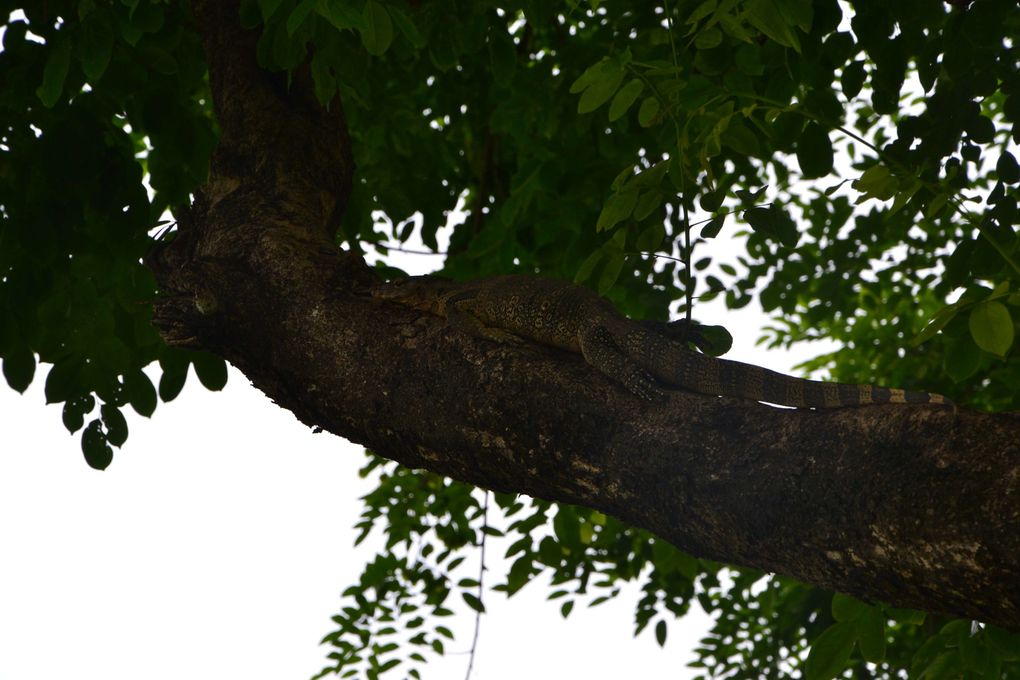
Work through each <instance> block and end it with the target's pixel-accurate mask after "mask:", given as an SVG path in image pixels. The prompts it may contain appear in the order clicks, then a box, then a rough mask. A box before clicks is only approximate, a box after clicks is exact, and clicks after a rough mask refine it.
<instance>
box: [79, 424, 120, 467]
mask: <svg viewBox="0 0 1020 680" xmlns="http://www.w3.org/2000/svg"><path fill="white" fill-rule="evenodd" d="M81 451H82V453H84V454H85V462H86V463H88V464H89V467H91V468H94V469H96V470H105V469H106V468H107V466H109V465H110V462H111V461H112V460H113V449H111V448H110V445H109V444H108V443H107V442H106V435H105V434H103V427H102V424H101V423H100V422H99V419H98V418H96V419H95V420H93V421H92V422H91V423H89V424H88V427H86V428H85V431H84V432H82V433H81Z"/></svg>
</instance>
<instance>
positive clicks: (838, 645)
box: [804, 621, 857, 680]
mask: <svg viewBox="0 0 1020 680" xmlns="http://www.w3.org/2000/svg"><path fill="white" fill-rule="evenodd" d="M856 641H857V628H856V626H855V625H854V624H853V622H851V621H842V622H838V623H834V624H832V625H831V626H829V627H828V628H826V629H825V630H824V631H823V632H822V634H821V635H819V636H818V637H817V638H816V639H815V641H814V642H813V643H812V645H811V651H810V652H809V653H808V658H807V664H806V668H805V674H804V675H805V678H806V680H830V679H831V678H834V677H836V676H837V675H839V673H840V672H842V670H843V669H844V668H846V664H847V661H848V660H849V659H850V652H852V651H853V649H854V643H855V642H856Z"/></svg>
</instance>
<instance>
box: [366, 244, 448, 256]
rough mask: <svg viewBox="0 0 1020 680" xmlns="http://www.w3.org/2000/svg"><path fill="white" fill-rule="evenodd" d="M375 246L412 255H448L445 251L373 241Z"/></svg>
mask: <svg viewBox="0 0 1020 680" xmlns="http://www.w3.org/2000/svg"><path fill="white" fill-rule="evenodd" d="M372 246H373V247H375V248H385V249H386V250H396V251H397V252H400V253H409V254H411V255H446V253H443V252H438V253H436V252H432V251H431V250H414V249H413V248H401V247H400V246H388V245H386V244H385V243H373V244H372Z"/></svg>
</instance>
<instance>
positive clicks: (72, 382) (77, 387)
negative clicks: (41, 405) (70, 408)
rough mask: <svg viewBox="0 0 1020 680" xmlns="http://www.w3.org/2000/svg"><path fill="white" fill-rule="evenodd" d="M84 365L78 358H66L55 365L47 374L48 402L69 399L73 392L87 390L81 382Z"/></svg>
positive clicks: (78, 392)
mask: <svg viewBox="0 0 1020 680" xmlns="http://www.w3.org/2000/svg"><path fill="white" fill-rule="evenodd" d="M82 366H83V364H82V362H81V361H80V360H78V359H64V360H61V361H59V362H57V363H56V364H54V365H53V368H51V369H50V372H49V373H48V374H47V375H46V388H45V392H46V403H47V404H56V403H59V402H62V401H67V400H68V399H69V398H70V397H71V395H72V394H80V393H82V392H85V391H87V390H86V389H85V387H84V385H82V384H81V383H80V380H81V373H82V370H81V369H82Z"/></svg>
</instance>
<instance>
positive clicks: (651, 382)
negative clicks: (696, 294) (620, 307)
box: [578, 326, 665, 401]
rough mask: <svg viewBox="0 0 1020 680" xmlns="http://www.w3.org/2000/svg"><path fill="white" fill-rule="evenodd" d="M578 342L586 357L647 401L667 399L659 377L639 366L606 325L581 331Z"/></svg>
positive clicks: (593, 364)
mask: <svg viewBox="0 0 1020 680" xmlns="http://www.w3.org/2000/svg"><path fill="white" fill-rule="evenodd" d="M578 343H579V344H580V346H581V354H582V355H583V356H584V358H585V360H586V361H587V362H588V363H589V364H591V365H592V366H594V367H595V368H597V369H598V370H600V371H602V372H603V373H604V374H605V375H607V376H609V377H610V378H612V379H613V380H615V381H617V382H619V383H622V384H623V385H624V386H625V387H626V388H627V389H628V390H630V391H631V392H633V393H634V394H636V395H637V396H639V397H641V398H642V399H645V400H646V401H655V400H657V399H661V398H663V396H665V393H664V392H663V391H662V390H661V389H659V387H658V385H656V383H655V379H654V378H653V377H652V376H651V374H650V373H649V372H648V371H646V370H645V369H643V368H641V367H640V366H638V365H637V364H636V363H635V362H634V361H632V360H631V359H630V358H629V357H628V356H627V355H625V354H624V353H623V352H621V351H620V348H619V347H617V346H616V343H615V342H613V337H612V334H611V333H610V332H609V331H608V330H606V329H605V328H604V327H602V326H593V327H591V328H585V329H583V330H582V331H581V332H580V333H578Z"/></svg>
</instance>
